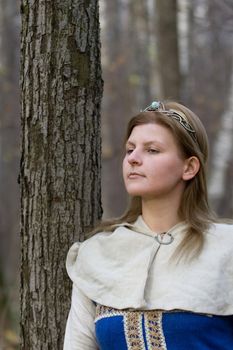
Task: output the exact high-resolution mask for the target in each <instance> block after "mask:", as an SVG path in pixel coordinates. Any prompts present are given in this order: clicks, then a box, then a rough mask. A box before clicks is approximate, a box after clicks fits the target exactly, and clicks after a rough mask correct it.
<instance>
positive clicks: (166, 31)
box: [156, 0, 180, 100]
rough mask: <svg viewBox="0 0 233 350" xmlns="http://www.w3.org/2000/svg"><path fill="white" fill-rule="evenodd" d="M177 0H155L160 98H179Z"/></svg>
mask: <svg viewBox="0 0 233 350" xmlns="http://www.w3.org/2000/svg"><path fill="white" fill-rule="evenodd" d="M176 3H177V1H176V0H156V21H157V47H158V71H159V75H160V89H161V98H163V99H164V98H165V99H175V100H179V98H180V66H179V53H178V34H177V4H176Z"/></svg>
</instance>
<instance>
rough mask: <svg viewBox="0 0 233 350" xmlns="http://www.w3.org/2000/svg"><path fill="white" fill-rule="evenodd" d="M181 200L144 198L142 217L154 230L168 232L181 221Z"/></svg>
mask: <svg viewBox="0 0 233 350" xmlns="http://www.w3.org/2000/svg"><path fill="white" fill-rule="evenodd" d="M179 204H180V201H179V200H177V199H176V200H169V201H168V200H163V199H159V200H155V199H151V200H150V199H142V217H143V220H144V221H145V223H146V224H147V226H148V227H149V228H150V229H151V230H152V231H154V232H157V233H161V232H167V231H168V230H169V229H170V228H172V227H173V226H175V225H176V224H178V223H179V222H180V221H181V218H180V217H179V215H178V209H179Z"/></svg>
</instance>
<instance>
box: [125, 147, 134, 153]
mask: <svg viewBox="0 0 233 350" xmlns="http://www.w3.org/2000/svg"><path fill="white" fill-rule="evenodd" d="M132 152H133V148H127V149H126V151H125V153H126V154H131V153H132Z"/></svg>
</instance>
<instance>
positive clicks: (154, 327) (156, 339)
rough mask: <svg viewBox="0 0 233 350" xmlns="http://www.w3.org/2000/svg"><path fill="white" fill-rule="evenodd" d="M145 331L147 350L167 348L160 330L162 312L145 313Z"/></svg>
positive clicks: (163, 349) (164, 349)
mask: <svg viewBox="0 0 233 350" xmlns="http://www.w3.org/2000/svg"><path fill="white" fill-rule="evenodd" d="M145 329H146V340H147V343H148V350H158V349H159V350H166V349H167V346H166V343H165V338H164V334H163V330H162V312H161V311H149V312H145Z"/></svg>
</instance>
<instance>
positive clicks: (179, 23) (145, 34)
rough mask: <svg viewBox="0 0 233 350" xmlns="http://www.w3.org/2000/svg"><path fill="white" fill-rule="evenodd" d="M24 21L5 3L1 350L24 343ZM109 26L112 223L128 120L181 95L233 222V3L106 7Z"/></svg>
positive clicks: (108, 195) (108, 204) (105, 182)
mask: <svg viewBox="0 0 233 350" xmlns="http://www.w3.org/2000/svg"><path fill="white" fill-rule="evenodd" d="M20 23H21V19H20V1H19V0H0V222H1V226H0V349H9V350H10V349H14V348H17V344H18V342H19V339H18V324H19V275H20V233H19V232H20V224H19V223H20V207H19V206H20V193H19V184H18V181H17V179H18V175H19V163H20V101H19V100H20V91H19V76H20V69H19V67H20V64H19V61H20ZM100 27H101V44H102V51H101V54H102V71H103V80H104V95H103V100H102V110H101V115H102V206H103V210H104V217H105V218H108V217H112V216H118V215H120V214H121V213H122V212H123V210H124V209H125V207H126V205H127V196H126V193H125V191H124V188H123V183H122V179H121V158H122V144H123V134H124V132H123V131H124V130H125V126H126V123H127V121H128V119H129V118H130V117H131V116H132V115H134V114H136V113H137V112H138V111H140V110H141V109H143V108H145V107H146V106H148V105H149V104H150V102H151V101H152V100H154V99H156V100H158V99H163V98H168V99H169V98H174V99H176V100H179V101H181V102H183V103H184V104H186V105H187V106H189V107H190V108H191V109H193V110H194V111H195V112H196V113H197V114H198V115H199V116H200V118H201V119H202V121H203V123H204V125H205V127H206V129H207V133H208V136H209V140H210V160H209V176H208V178H209V194H210V201H211V205H212V207H213V208H214V209H215V210H216V211H217V213H218V214H219V216H221V217H230V218H232V217H233V179H232V174H233V152H232V151H233V51H232V50H233V47H232V42H233V3H232V1H231V0H222V1H221V2H220V1H217V0H193V1H188V0H179V1H177V6H176V1H172V0H170V1H168V0H166V1H157V2H156V1H155V0H147V1H140V0H114V1H107V0H100ZM3 344H4V345H3Z"/></svg>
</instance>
